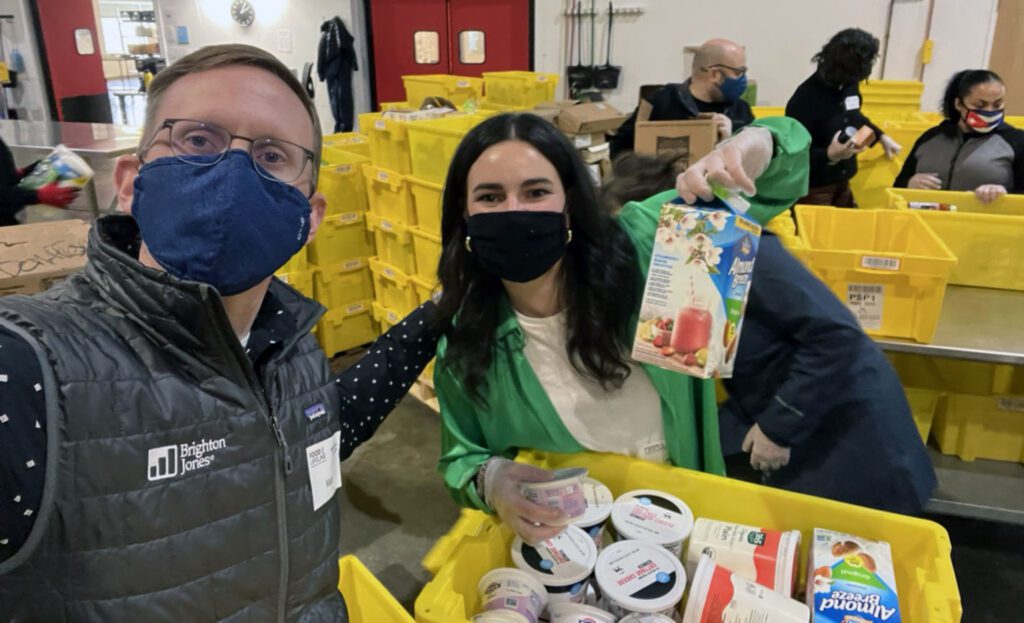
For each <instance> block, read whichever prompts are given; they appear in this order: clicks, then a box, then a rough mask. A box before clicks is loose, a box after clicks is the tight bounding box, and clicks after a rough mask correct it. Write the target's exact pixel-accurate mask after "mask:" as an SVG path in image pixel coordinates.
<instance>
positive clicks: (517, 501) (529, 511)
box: [483, 457, 565, 545]
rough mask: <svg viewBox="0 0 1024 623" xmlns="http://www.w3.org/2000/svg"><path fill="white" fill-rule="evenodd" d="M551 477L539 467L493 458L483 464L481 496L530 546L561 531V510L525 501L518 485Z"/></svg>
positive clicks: (563, 521)
mask: <svg viewBox="0 0 1024 623" xmlns="http://www.w3.org/2000/svg"><path fill="white" fill-rule="evenodd" d="M553 477H554V476H553V474H552V473H551V472H549V471H547V470H543V469H541V468H539V467H534V466H532V465H524V464H522V463H516V462H515V461H510V460H508V459H503V458H497V457H496V458H493V459H490V460H489V461H487V464H486V466H485V467H484V483H483V486H484V491H483V493H484V499H485V500H486V501H487V504H488V505H490V507H491V508H493V509H494V512H495V513H497V514H498V517H500V518H501V521H502V522H503V523H504V524H505V525H507V526H508V527H510V528H512V529H513V530H515V532H516V534H518V535H519V536H520V537H522V539H523V540H524V541H526V542H527V543H529V544H530V545H534V544H536V543H540V542H541V541H543V540H545V539H550V538H552V537H555V536H558V535H559V534H560V533H561V532H562V531H563V530H565V525H564V524H565V513H564V512H563V511H562V510H561V509H558V508H549V507H547V506H541V505H539V504H534V503H533V502H531V501H530V500H527V499H526V498H525V497H523V494H522V492H521V491H520V490H519V484H520V483H523V482H547V481H549V480H552V479H553Z"/></svg>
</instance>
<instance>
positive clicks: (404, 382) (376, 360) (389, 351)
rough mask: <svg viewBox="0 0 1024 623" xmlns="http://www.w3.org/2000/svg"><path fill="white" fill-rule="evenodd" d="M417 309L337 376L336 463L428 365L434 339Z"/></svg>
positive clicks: (423, 309) (424, 311)
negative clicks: (338, 427) (339, 410)
mask: <svg viewBox="0 0 1024 623" xmlns="http://www.w3.org/2000/svg"><path fill="white" fill-rule="evenodd" d="M434 309H435V308H434V304H433V303H426V304H424V305H421V306H420V307H419V308H417V309H416V310H415V311H413V312H412V313H411V314H409V315H408V316H406V317H405V319H404V320H402V321H401V322H399V323H398V324H396V325H395V326H394V327H392V329H391V330H390V331H388V332H387V333H385V334H384V335H382V336H380V338H378V339H377V341H376V342H374V343H373V346H371V347H370V350H369V352H367V353H366V355H365V356H364V357H363V358H362V359H360V360H359V362H358V363H357V364H356V365H354V366H352V367H351V368H349V369H348V370H346V371H345V372H343V373H342V374H341V375H339V376H338V379H337V385H338V392H339V393H340V396H341V408H342V413H341V458H342V460H345V459H346V458H348V456H349V455H351V454H352V452H353V451H354V450H355V449H356V448H358V447H359V445H360V444H361V443H363V442H364V441H366V440H367V439H369V438H370V437H371V436H373V433H374V432H375V431H376V430H377V427H379V426H380V424H381V422H383V421H384V418H385V417H387V415H388V414H389V413H391V411H392V410H393V409H394V408H395V407H396V406H398V403H399V402H401V400H402V398H403V397H405V395H406V394H407V393H408V392H409V388H410V387H411V386H412V384H413V383H415V382H416V379H417V378H418V377H419V375H420V374H421V373H422V372H423V369H424V368H425V367H426V366H427V364H428V363H430V360H431V359H433V357H434V353H435V351H436V350H437V341H438V338H439V337H440V333H439V332H438V331H436V330H435V329H434V328H433V326H432V323H431V321H430V318H431V317H432V313H433V311H434Z"/></svg>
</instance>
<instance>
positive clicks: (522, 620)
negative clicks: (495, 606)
mask: <svg viewBox="0 0 1024 623" xmlns="http://www.w3.org/2000/svg"><path fill="white" fill-rule="evenodd" d="M470 621H472V622H473V623H530V619H528V618H526V617H524V616H523V615H521V614H519V613H518V612H516V611H515V610H490V611H488V612H481V613H480V614H477V615H474V616H473V618H472V619H470Z"/></svg>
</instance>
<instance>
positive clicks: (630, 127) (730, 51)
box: [610, 39, 754, 156]
mask: <svg viewBox="0 0 1024 623" xmlns="http://www.w3.org/2000/svg"><path fill="white" fill-rule="evenodd" d="M746 88H747V53H746V50H744V49H743V47H742V46H741V45H739V44H737V43H734V42H732V41H729V40H728V39H710V40H708V41H705V42H704V43H703V44H702V45H701V46H700V47H699V48H697V51H696V53H694V55H693V67H692V72H691V77H690V78H689V79H687V80H686V82H683V83H682V84H667V85H665V86H664V87H662V88H661V89H659V90H658V91H657V92H656V93H655V94H654V96H653V97H651V99H650V104H651V117H650V120H651V121H680V120H686V119H696V118H697V116H698V115H700V114H701V113H710V114H712V115H713V117H712V119H713V121H714V122H715V125H716V126H717V127H718V135H719V140H722V139H726V138H728V137H730V136H732V135H733V133H734V132H739V131H740V130H742V129H743V128H744V127H746V126H747V125H749V124H750V123H751V122H752V121H753V120H754V114H753V112H751V110H750V104H747V103H746V102H745V101H743V100H742V99H740V96H741V95H743V91H745V90H746ZM639 112H640V108H639V107H637V109H636V110H635V111H633V115H632V116H631V117H630V118H629V119H627V120H626V122H625V123H623V124H622V126H621V127H620V128H619V130H618V132H616V134H615V136H613V137H612V139H611V141H610V143H611V150H612V156H617V155H618V154H620V153H623V152H626V151H632V150H633V141H634V138H635V132H636V120H637V115H638V114H639Z"/></svg>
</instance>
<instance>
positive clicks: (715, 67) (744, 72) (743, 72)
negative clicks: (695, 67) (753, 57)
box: [701, 63, 749, 78]
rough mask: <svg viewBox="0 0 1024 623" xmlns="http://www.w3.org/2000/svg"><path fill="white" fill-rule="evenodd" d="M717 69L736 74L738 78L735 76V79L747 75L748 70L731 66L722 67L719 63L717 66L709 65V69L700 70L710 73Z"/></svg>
mask: <svg viewBox="0 0 1024 623" xmlns="http://www.w3.org/2000/svg"><path fill="white" fill-rule="evenodd" d="M719 68H721V69H728V70H730V71H735V72H736V73H738V74H739V75H738V76H736V77H737V78H742V77H743V76H745V75H747V71H748V69H749V68H747V67H732V66H729V65H723V64H721V63H719V64H717V65H711V66H709V67H701V69H703V70H704V71H711V70H712V69H719Z"/></svg>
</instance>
